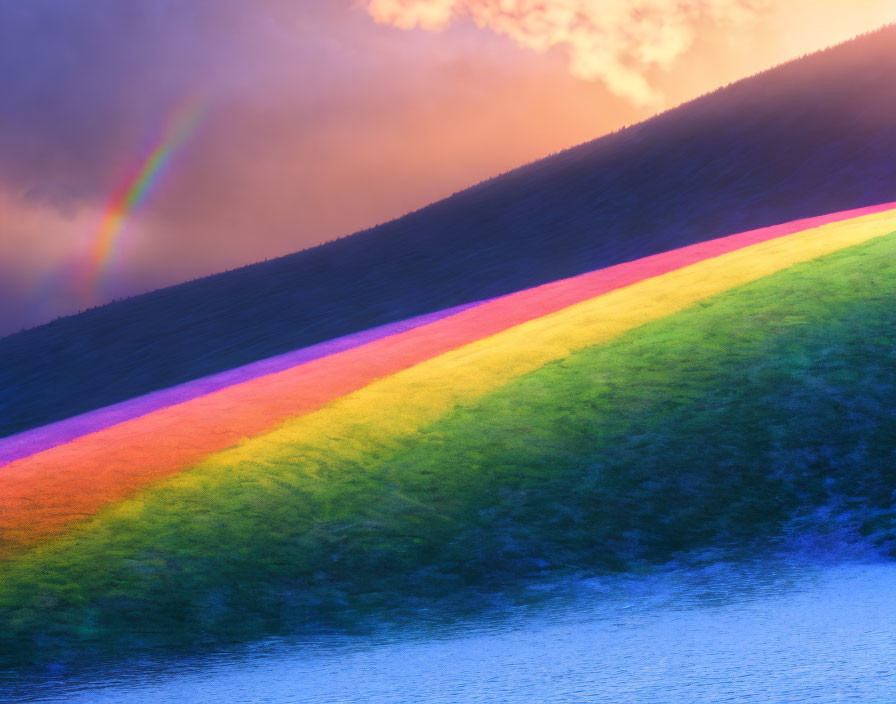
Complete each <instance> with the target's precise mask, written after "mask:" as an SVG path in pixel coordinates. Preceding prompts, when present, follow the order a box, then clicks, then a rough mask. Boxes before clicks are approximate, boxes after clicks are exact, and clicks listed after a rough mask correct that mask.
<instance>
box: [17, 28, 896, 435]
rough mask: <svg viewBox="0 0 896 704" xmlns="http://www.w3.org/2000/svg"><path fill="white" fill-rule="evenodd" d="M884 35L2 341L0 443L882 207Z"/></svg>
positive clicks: (889, 142)
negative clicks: (302, 351) (540, 292)
mask: <svg viewBox="0 0 896 704" xmlns="http://www.w3.org/2000/svg"><path fill="white" fill-rule="evenodd" d="M894 47H896V27H890V28H887V29H885V30H882V31H880V32H878V33H875V34H873V35H869V36H866V37H863V38H860V39H858V40H855V41H853V42H850V43H848V44H845V45H843V46H840V47H837V48H835V49H832V50H829V51H827V52H824V53H821V54H818V55H814V56H811V57H808V58H806V59H803V60H801V61H797V62H794V63H791V64H788V65H785V66H782V67H780V68H778V69H775V70H773V71H771V72H768V73H765V74H762V75H760V76H756V77H753V78H750V79H747V80H745V81H741V82H739V83H737V84H735V85H733V86H730V87H728V88H725V89H723V90H720V91H718V92H716V93H714V94H712V95H709V96H706V97H704V98H701V99H699V100H697V101H694V102H692V103H689V104H687V105H685V106H682V107H681V108H678V109H676V110H673V111H671V112H669V113H666V114H664V115H661V116H659V117H657V118H654V119H652V120H649V121H647V122H645V123H642V124H641V125H638V126H636V127H633V128H630V129H627V130H624V131H622V132H619V133H617V134H614V135H610V136H607V137H604V138H602V139H599V140H596V141H594V142H591V143H588V144H585V145H582V146H580V147H577V148H575V149H572V150H569V151H567V152H564V153H562V154H559V155H556V156H554V157H551V158H549V159H546V160H543V161H541V162H537V163H535V164H532V165H530V166H527V167H524V168H522V169H518V170H516V171H514V172H511V173H509V174H506V175H504V176H501V177H499V178H496V179H493V180H491V181H489V182H486V183H484V184H480V185H479V186H476V187H475V188H471V189H469V190H467V191H464V192H462V193H459V194H457V195H455V196H452V197H451V198H448V199H446V200H444V201H441V202H439V203H436V204H434V205H432V206H430V207H428V208H425V209H423V210H421V211H418V212H416V213H412V214H410V215H407V216H405V217H404V218H401V219H399V220H396V221H394V222H391V223H388V224H385V225H381V226H379V227H377V228H374V229H372V230H368V231H365V232H362V233H359V234H356V235H354V236H352V237H349V238H344V239H341V240H337V241H335V242H331V243H329V244H326V245H323V246H321V247H317V248H314V249H310V250H306V251H304V252H299V253H297V254H294V255H290V256H288V257H284V258H282V259H278V260H275V261H272V262H266V263H263V264H257V265H254V266H251V267H246V268H244V269H240V270H236V271H231V272H227V273H224V274H219V275H217V276H213V277H209V278H206V279H201V280H197V281H192V282H189V283H186V284H182V285H180V286H175V287H171V288H168V289H163V290H160V291H155V292H153V293H149V294H146V295H143V296H139V297H136V298H133V299H129V300H126V301H122V302H118V303H114V304H111V305H108V306H104V307H102V308H99V309H96V310H92V311H88V312H86V313H83V314H81V315H78V316H72V317H70V318H65V319H61V320H58V321H55V322H53V323H50V324H48V325H45V326H42V327H40V328H36V329H34V330H29V331H26V332H23V333H19V334H17V335H13V336H10V337H8V338H5V339H3V340H0V436H4V435H9V434H12V433H15V432H17V431H20V430H24V429H27V428H30V427H34V426H37V425H41V424H44V423H47V422H51V421H54V420H58V419H61V418H65V417H68V416H71V415H74V414H76V413H80V412H83V411H87V410H90V409H92V408H97V407H100V406H104V405H108V404H110V403H115V402H117V401H120V400H123V399H126V398H129V397H132V396H135V395H138V394H141V393H145V392H148V391H152V390H155V389H159V388H163V387H167V386H170V385H173V384H176V383H179V382H182V381H186V380H189V379H194V378H197V377H200V376H203V375H206V374H211V373H214V372H217V371H221V370H223V369H228V368H231V367H234V366H237V365H240V364H245V363H248V362H251V361H254V360H257V359H260V358H262V357H266V356H270V355H273V354H277V353H280V352H284V351H286V350H290V349H294V348H297V347H300V346H304V345H309V344H313V343H316V342H320V341H322V340H326V339H329V338H333V337H336V336H339V335H344V334H348V333H351V332H355V331H357V330H360V329H364V328H369V327H372V326H375V325H379V324H383V323H387V322H391V321H394V320H399V319H403V318H407V317H410V316H414V315H419V314H422V313H428V312H431V311H434V310H437V309H439V308H445V307H449V306H453V305H457V304H460V303H465V302H468V301H473V300H478V299H483V298H487V297H491V296H495V295H499V294H503V293H508V292H511V291H515V290H519V289H522V288H525V287H529V286H533V285H537V284H541V283H544V282H547V281H552V280H555V279H558V278H561V277H566V276H571V275H575V274H579V273H582V272H584V271H588V270H592V269H596V268H600V267H604V266H609V265H612V264H617V263H619V262H623V261H629V260H632V259H636V258H638V257H643V256H647V255H650V254H654V253H657V252H660V251H665V250H668V249H671V248H674V247H679V246H683V245H686V244H690V243H693V242H698V241H703V240H707V239H710V238H712V237H716V236H719V235H723V234H727V233H731V232H737V231H741V230H746V229H750V228H754V227H761V226H766V225H771V224H774V223H778V222H785V221H788V220H793V219H796V218H801V217H807V216H811V215H817V214H820V213H825V212H832V211H835V210H844V209H847V208H852V207H859V206H863V205H868V204H872V203H879V202H885V201H892V200H894V195H896V130H893V128H892V124H893V118H894V117H896V83H894V82H893V80H892V76H893V75H894V73H896V48H894ZM247 236H251V233H247Z"/></svg>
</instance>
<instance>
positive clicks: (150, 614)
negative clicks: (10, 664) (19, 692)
mask: <svg viewBox="0 0 896 704" xmlns="http://www.w3.org/2000/svg"><path fill="white" fill-rule="evenodd" d="M894 304H896V236H893V235H891V236H888V237H884V238H880V239H877V240H874V241H871V242H870V243H867V244H864V245H861V246H858V247H853V248H850V249H847V250H843V251H840V252H837V253H835V254H833V255H829V256H826V257H824V258H822V259H819V260H816V261H814V262H809V263H807V264H802V265H799V266H796V267H794V268H792V269H789V270H786V271H783V272H780V273H778V274H776V275H774V276H771V277H768V278H766V279H762V280H760V281H757V282H755V283H752V284H749V285H746V286H742V287H739V288H737V289H734V290H732V291H730V292H728V293H726V294H724V295H721V296H718V297H716V298H714V299H712V300H710V301H707V302H704V303H703V304H700V305H698V306H695V307H693V308H691V309H689V310H687V311H684V312H682V313H679V314H676V315H674V316H670V317H668V318H664V319H662V320H659V321H656V322H654V323H651V324H648V325H646V326H643V327H641V328H639V329H637V330H634V331H632V332H630V333H628V334H626V335H624V336H623V337H621V338H619V339H618V340H616V341H614V342H613V343H611V344H607V345H602V346H597V347H593V348H589V349H586V350H583V351H580V352H578V353H575V354H573V355H571V356H569V357H568V358H566V359H564V360H563V361H561V362H557V363H553V364H550V365H548V366H546V367H544V368H542V369H540V370H538V371H536V372H534V373H532V374H529V375H527V376H525V377H523V378H520V379H518V380H516V381H515V382H513V383H511V384H509V385H507V386H505V387H503V388H502V389H500V390H499V391H497V392H494V393H492V394H490V395H489V396H487V397H486V398H485V399H483V400H481V401H480V402H477V403H476V404H474V405H472V406H469V407H463V408H457V409H455V410H454V411H453V412H452V413H450V414H449V415H448V416H447V417H445V418H443V419H442V420H441V421H439V422H437V423H435V424H433V425H432V426H430V427H428V428H427V429H426V430H425V432H422V433H420V434H419V435H417V436H415V437H414V438H412V439H411V440H408V441H403V442H402V443H401V444H400V445H399V446H398V447H397V449H396V448H394V447H393V448H392V449H391V450H390V452H389V453H388V454H385V455H384V454H383V453H382V448H380V449H377V450H374V451H372V453H371V454H370V455H368V456H363V455H362V457H361V459H360V460H357V461H348V460H341V461H339V462H337V463H334V464H332V465H330V466H326V467H323V468H321V467H318V466H317V465H315V466H314V467H313V468H311V469H309V467H308V466H307V462H306V461H303V459H302V448H301V447H296V448H294V452H292V453H291V454H290V456H288V457H285V456H284V457H279V458H277V459H275V460H270V461H267V460H266V461H263V460H262V459H261V458H259V461H258V463H257V467H256V468H255V469H254V470H253V472H254V475H252V476H251V478H247V477H249V475H247V473H246V472H245V471H240V472H238V473H237V472H235V473H234V475H233V476H232V477H230V478H226V479H223V480H221V481H219V482H218V483H216V484H205V485H202V484H201V483H200V484H199V485H197V488H195V489H194V490H188V489H185V488H184V487H183V486H181V487H178V488H177V489H176V490H175V489H174V488H172V487H171V486H169V485H168V484H166V483H162V484H160V485H158V486H157V487H155V488H153V489H150V490H148V491H146V492H144V493H143V494H142V495H141V496H140V498H139V500H138V501H135V502H132V503H131V506H132V510H131V511H130V513H128V514H126V515H125V514H122V513H121V512H118V513H116V512H114V511H106V512H103V513H101V514H100V515H99V516H98V517H97V518H95V519H94V520H92V521H90V522H88V523H87V524H85V525H84V526H83V527H82V529H81V530H79V531H77V532H76V533H75V534H73V535H71V536H69V537H66V538H64V539H61V540H58V541H56V542H54V543H52V544H50V545H48V546H46V547H45V548H43V549H41V550H38V551H36V552H35V553H34V554H33V555H30V556H26V557H23V558H22V559H20V560H18V561H17V562H14V563H11V564H9V565H7V566H5V567H3V568H0V622H2V623H3V624H4V628H3V630H2V633H0V655H2V656H4V657H7V658H10V659H11V658H13V657H17V656H21V655H23V654H24V655H26V656H27V655H29V654H30V655H33V656H34V657H45V656H46V655H47V653H52V652H60V649H62V648H67V649H74V650H76V651H77V650H78V649H81V648H86V647H93V646H97V645H101V646H103V647H113V648H117V649H123V648H126V647H128V646H134V645H137V646H142V645H151V644H158V643H164V644H169V645H170V644H179V645H189V644H193V643H198V642H219V641H222V640H227V639H234V638H246V637H252V636H254V635H259V634H263V633H267V632H271V631H274V630H277V629H281V628H287V629H289V628H302V627H303V626H308V625H310V624H319V623H331V624H332V623H339V622H343V623H344V622H347V621H346V620H350V619H351V618H353V617H354V616H355V615H357V614H360V613H367V612H369V610H370V609H372V608H383V607H386V608H398V607H400V606H402V605H406V604H407V603H409V602H413V603H420V602H421V600H422V602H423V603H425V602H426V601H427V600H440V599H444V598H446V597H453V596H455V595H458V594H463V593H466V592H467V591H468V590H470V589H472V588H476V589H491V588H501V587H503V586H507V585H512V584H517V583H519V582H520V581H521V580H525V579H526V578H528V577H531V576H533V575H536V574H537V575H544V574H545V573H551V572H554V573H556V574H558V575H560V574H562V573H564V572H568V571H570V570H577V571H581V570H594V571H604V570H624V569H628V568H631V567H632V566H633V565H642V564H651V563H658V562H661V561H663V560H666V559H669V558H670V557H672V556H674V555H675V554H676V553H677V552H678V551H682V550H690V549H695V548H702V547H706V546H712V547H720V546H727V545H732V546H733V545H745V544H750V543H754V542H757V541H760V542H761V541H767V540H770V539H773V538H774V536H776V535H778V534H779V533H780V530H781V528H782V526H783V525H784V524H785V522H786V521H788V520H789V519H791V518H792V517H794V516H798V515H801V514H808V513H811V512H812V510H813V509H815V508H817V507H819V506H823V505H828V504H830V503H832V502H838V503H840V504H842V505H848V506H850V507H852V509H853V512H854V514H856V515H858V516H859V518H863V517H864V518H866V519H867V524H866V526H865V528H866V531H867V532H869V533H874V534H875V535H876V536H878V537H881V538H882V539H883V538H886V537H887V536H889V535H890V534H891V533H892V530H891V528H890V526H891V525H893V520H892V519H891V517H890V513H889V511H891V509H892V497H893V492H894V488H896V412H894V408H893V399H894V398H896V353H894V349H896V305H894ZM243 469H245V468H243ZM39 652H40V653H43V655H35V654H36V653H39Z"/></svg>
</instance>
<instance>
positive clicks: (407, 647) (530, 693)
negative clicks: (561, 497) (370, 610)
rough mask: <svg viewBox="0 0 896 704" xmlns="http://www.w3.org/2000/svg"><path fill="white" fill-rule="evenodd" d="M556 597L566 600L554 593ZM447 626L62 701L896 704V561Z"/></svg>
mask: <svg viewBox="0 0 896 704" xmlns="http://www.w3.org/2000/svg"><path fill="white" fill-rule="evenodd" d="M558 591H560V590H558ZM562 591H563V594H562V597H557V598H554V599H550V600H548V602H547V603H540V604H539V605H537V606H528V607H508V608H506V609H503V610H501V612H500V613H496V614H493V615H491V616H489V617H483V618H479V619H476V620H475V621H473V620H471V621H468V622H461V623H454V624H453V625H451V626H450V627H449V626H444V625H443V626H436V625H432V624H431V625H430V626H428V627H421V628H417V629H416V630H413V631H410V632H409V631H407V630H402V631H401V632H400V633H399V632H397V631H396V630H395V629H391V630H390V629H385V628H383V629H380V631H379V632H377V633H376V634H375V635H365V636H354V637H349V636H341V637H336V636H320V637H316V638H313V639H309V640H305V641H301V642H293V643H286V642H278V643H267V644H262V645H258V646H255V647H251V648H243V649H240V650H236V651H233V652H230V653H227V654H222V655H218V656H214V657H212V656H209V657H204V658H201V659H197V660H195V661H191V662H179V663H178V664H176V665H171V664H170V663H169V664H161V663H152V662H142V663H136V664H135V663H130V664H128V665H127V666H126V667H125V666H121V665H119V666H117V667H115V668H109V669H107V670H105V671H102V672H95V673H92V674H83V675H79V676H78V678H76V679H71V678H68V679H65V678H61V677H60V678H58V679H52V678H44V679H42V680H32V681H23V680H15V681H10V680H9V679H7V680H5V681H3V680H0V687H2V688H3V689H5V691H6V694H5V698H4V695H0V699H2V700H3V701H16V702H54V703H57V702H58V703H65V704H149V703H152V704H156V703H158V704H162V703H164V704H169V703H178V704H228V703H233V704H237V703H238V704H256V703H257V704H261V703H271V704H280V703H290V704H293V703H295V704H300V703H301V704H325V703H326V704H333V703H336V702H364V703H365V704H387V703H388V704H396V703H401V704H413V703H417V702H419V703H420V704H424V703H425V704H440V703H447V702H460V703H464V704H475V703H478V702H500V703H508V704H512V703H517V702H534V703H537V704H553V703H555V702H556V703H560V702H562V703H563V704H572V703H575V702H589V703H590V702H608V703H610V702H612V703H613V704H618V703H626V704H627V703H633V704H642V703H648V702H649V703H651V704H659V703H662V704H673V703H677V702H681V703H685V702H687V703H688V704H698V703H702V702H706V703H707V704H709V703H712V704H719V703H722V702H738V703H746V702H757V703H760V702H761V703H762V704H774V703H777V702H781V703H784V702H786V703H787V704H800V703H805V702H819V703H822V702H823V703H824V704H830V703H832V702H862V703H863V704H869V703H871V702H887V703H888V704H889V703H892V702H896V564H893V563H886V562H880V561H859V562H856V561H852V562H848V563H831V562H827V563H820V562H808V561H795V560H783V561H779V560H770V561H763V562H761V563H751V564H746V565H744V564H740V565H731V564H727V565H715V566H711V567H705V568H702V569H698V568H688V569H677V570H671V569H669V570H665V571H663V572H661V573H659V574H654V575H650V576H645V577H628V578H610V579H600V580H595V579H593V580H584V581H580V582H576V583H575V584H574V585H572V586H567V587H564V588H563V590H562Z"/></svg>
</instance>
